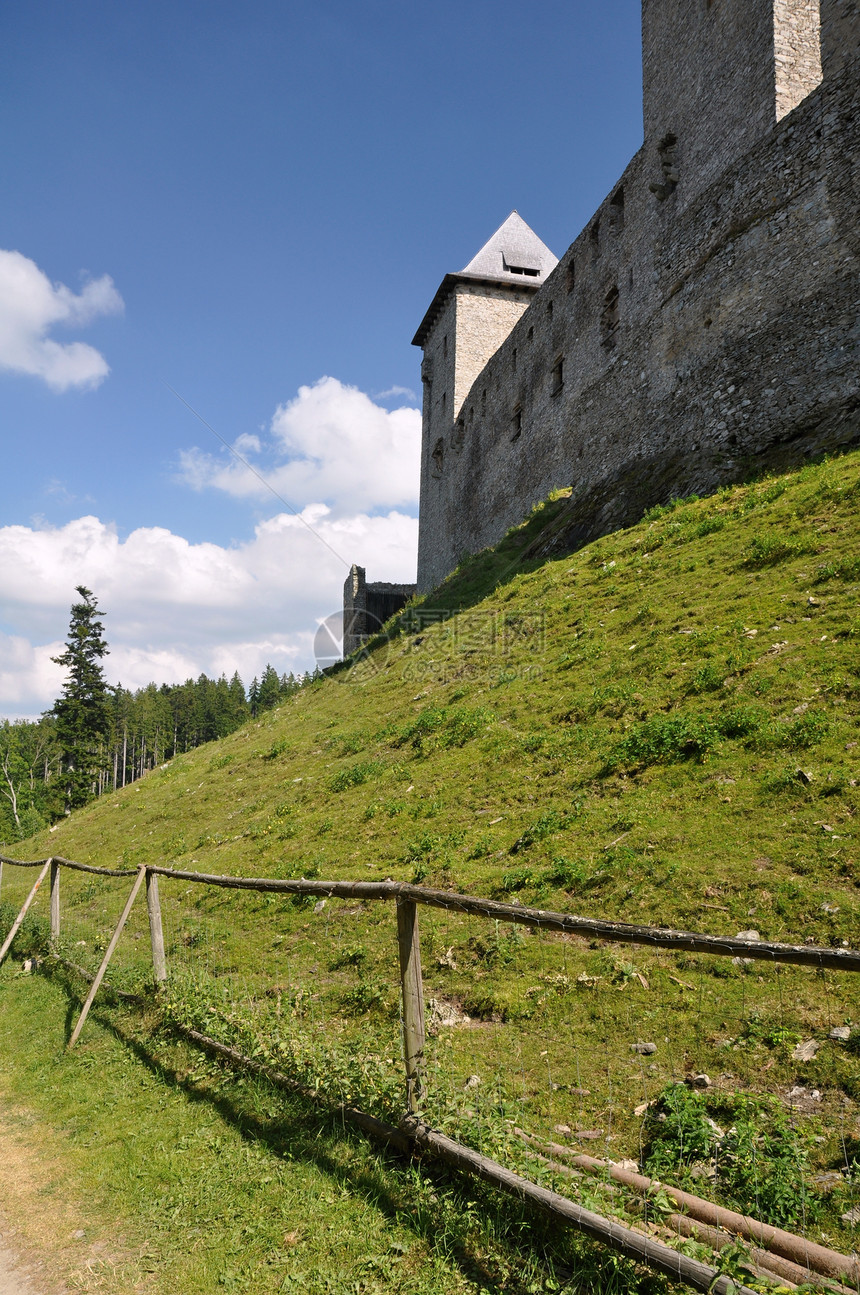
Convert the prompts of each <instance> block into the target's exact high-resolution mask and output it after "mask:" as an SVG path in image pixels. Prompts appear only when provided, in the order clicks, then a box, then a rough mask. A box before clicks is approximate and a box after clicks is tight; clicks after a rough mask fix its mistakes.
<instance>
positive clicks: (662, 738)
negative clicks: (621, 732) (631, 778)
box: [603, 715, 720, 773]
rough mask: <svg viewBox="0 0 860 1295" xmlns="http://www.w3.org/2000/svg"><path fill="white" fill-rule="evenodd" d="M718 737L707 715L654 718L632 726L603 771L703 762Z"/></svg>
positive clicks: (608, 759) (713, 747) (613, 749)
mask: <svg viewBox="0 0 860 1295" xmlns="http://www.w3.org/2000/svg"><path fill="white" fill-rule="evenodd" d="M719 737H720V734H719V730H718V728H717V726H716V724H715V723H714V721H713V719H711V718H710V717H709V716H707V715H654V716H652V717H651V718H650V719H646V720H643V721H642V722H641V723H639V724H636V725H634V727H633V728H631V729H630V731H629V732H628V733H627V735H626V736H625V737H623V738H622V739H621V741H620V742H617V743H616V745H615V746H614V747H613V748H612V750H611V751H610V752H609V754H608V755H607V757H606V760H605V764H604V770H603V771H604V772H605V773H612V772H614V771H615V770H616V769H629V768H634V767H635V766H637V765H639V766H642V767H647V766H648V765H652V764H671V763H674V762H675V761H678V760H690V759H695V760H704V759H706V758H707V756H708V755H709V754H710V752H711V751H713V750H715V748H716V747H717V746H718V744H719Z"/></svg>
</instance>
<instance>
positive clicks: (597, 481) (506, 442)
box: [418, 0, 860, 590]
mask: <svg viewBox="0 0 860 1295" xmlns="http://www.w3.org/2000/svg"><path fill="white" fill-rule="evenodd" d="M774 3H775V9H774V11H773V13H772V18H773V19H774V20H775V21H771V23H770V25H769V26H768V25H767V24H766V23H765V22H764V20H763V19H762V15H763V14H767V13H768V10H769V7H768V6H767V5H763V4H750V2H749V0H743V3H742V4H741V3H740V0H712V4H708V2H707V0H691V2H690V4H689V5H687V4H684V5H680V4H677V3H676V4H668V3H666V2H665V0H645V3H644V6H643V33H644V41H645V85H646V95H645V143H644V145H643V147H642V149H641V150H640V151H639V153H637V155H636V156H635V157H634V159H633V160H632V162H631V163H630V165H629V166H628V168H627V170H626V171H625V173H624V175H623V176H622V177H621V180H620V181H619V183H618V185H617V186H616V187H615V188H614V189H613V191H612V192H611V193H610V194H609V196H608V197H607V199H606V201H605V202H604V203H603V205H602V207H601V208H600V210H599V211H598V212H597V213H596V214H595V216H594V217H593V219H592V220H591V222H590V223H589V225H588V226H587V227H586V229H585V230H583V232H582V233H581V234H580V235H579V237H578V238H577V239H576V241H575V242H574V244H573V245H572V247H571V248H570V249H569V250H568V252H567V253H566V254H565V256H564V257H563V258H562V260H561V261H560V262H559V265H558V267H557V268H556V269H555V271H554V272H553V273H552V274H551V275H550V277H549V278H548V279H547V280H546V282H545V283H544V284H543V285H542V286H541V287H540V289H539V290H538V291H537V293H536V295H534V296H533V297H532V298H531V302H530V304H528V306H527V307H525V306H523V305H522V303H516V305H517V310H518V311H520V314H519V318H518V319H517V322H516V323H515V324H514V326H513V327H512V329H511V331H510V333H509V335H508V336H507V337H506V339H505V340H504V342H502V343H501V345H500V346H499V347H498V348H497V349H496V350H495V352H494V353H492V354H491V356H490V357H489V358H488V360H487V362H486V364H485V365H484V367H483V369H482V370H481V372H480V373H478V374H477V376H476V377H475V380H474V381H473V382H472V385H471V387H470V388H469V390H468V393H467V394H465V396H464V397H463V398H461V391H462V390H463V388H462V386H461V385H460V384H457V383H456V382H455V377H456V375H455V373H454V372H453V371H452V374H451V382H450V384H449V383H448V382H447V381H446V382H445V383H444V384H441V383H437V378H438V376H439V367H437V359H438V348H439V347H440V346H441V344H442V343H441V340H440V339H441V338H442V337H443V336H445V335H446V333H443V332H442V331H441V329H442V326H443V324H445V327H446V328H447V336H448V339H449V340H448V343H447V346H448V361H449V363H450V364H452V365H454V364H455V361H454V358H453V356H452V354H451V352H452V350H456V346H455V336H456V334H455V330H454V327H453V325H454V324H455V323H456V322H457V320H456V318H455V312H456V310H457V309H458V302H457V298H456V295H452V297H451V298H450V299H449V301H448V303H447V306H446V308H445V311H444V312H443V316H442V317H441V318H440V321H439V324H437V326H436V328H435V329H434V331H433V334H432V336H431V337H430V338H428V343H427V350H426V352H425V353H426V354H427V355H432V356H433V360H432V365H431V368H432V370H433V373H432V384H431V385H432V388H433V390H434V391H436V392H437V395H436V396H432V395H431V396H430V399H431V400H433V399H441V391H440V387H441V386H442V385H444V386H445V387H447V389H448V391H449V393H451V394H449V395H448V396H447V401H449V402H450V406H449V410H448V412H447V413H446V415H445V417H440V411H439V409H438V407H437V408H436V409H435V413H434V415H433V417H432V418H431V417H429V414H430V413H431V412H433V411H432V410H428V408H427V406H426V403H425V435H424V447H423V461H422V497H421V518H420V541H419V571H418V582H419V588H420V589H422V590H426V589H428V588H431V587H432V586H433V585H434V584H436V583H438V581H439V580H441V579H442V578H444V576H445V575H446V574H447V573H448V572H449V571H450V570H451V569H452V568H453V567H454V566H455V565H456V563H457V561H458V560H459V559H460V557H461V556H462V555H463V553H464V552H475V551H476V550H478V549H480V548H482V547H484V546H486V545H487V544H490V543H493V542H494V541H496V540H497V539H499V538H500V536H501V535H502V534H504V532H505V530H506V529H507V528H508V527H510V526H512V525H514V524H516V523H518V522H519V521H521V520H522V519H523V518H524V516H526V515H527V513H528V511H529V509H530V507H531V506H532V505H533V504H535V503H537V502H538V501H540V500H541V499H543V498H545V497H546V495H547V494H548V493H549V492H550V491H551V490H552V489H553V488H555V487H558V486H571V485H572V486H573V488H574V500H575V501H579V505H578V506H579V517H580V522H579V525H580V533H581V538H583V539H584V538H587V537H588V536H590V535H594V534H599V533H601V532H605V531H606V530H609V529H612V528H614V527H615V526H620V525H624V524H627V523H629V522H631V521H634V520H636V519H637V518H638V517H639V516H641V513H642V511H643V509H644V508H646V507H648V506H650V504H652V503H654V502H658V501H660V500H664V499H666V498H669V497H671V496H672V495H673V494H675V495H677V494H690V493H693V492H697V493H706V492H707V491H709V490H713V489H714V488H716V487H717V486H718V485H719V484H720V483H722V482H725V481H730V480H737V479H738V478H739V477H743V476H748V475H750V473H751V471H752V470H754V466H755V465H762V466H764V465H768V464H770V465H773V466H775V467H777V466H783V465H787V464H789V463H791V462H796V461H798V460H799V459H801V458H802V457H803V456H804V455H807V454H809V453H812V452H815V451H817V450H820V449H823V448H827V447H836V446H840V445H846V444H849V443H852V442H853V441H854V440H856V439H857V438H858V437H860V375H858V369H860V365H858V357H860V350H858V345H860V322H858V315H860V311H858V304H860V287H858V284H859V283H860V279H858V269H860V260H858V258H860V231H858V210H860V149H858V143H860V140H858V134H860V89H858V79H857V62H856V59H855V55H856V52H857V44H858V30H859V29H860V19H858V6H857V4H856V2H855V0H829V2H828V0H826V2H825V3H824V4H823V5H822V17H823V24H822V28H823V29H822V41H821V46H820V45H819V40H818V25H817V23H818V13H819V6H818V3H812V2H811V0H774ZM681 11H683V16H684V18H685V20H688V21H686V25H685V22H682V21H680V17H679V16H680V15H681ZM744 18H746V21H747V29H746V30H745V31H744V30H742V23H743V20H744ZM708 23H711V24H713V25H715V26H717V27H718V31H717V35H718V37H719V38H718V39H716V40H712V39H710V37H709V35H708V33H709V28H708V27H707V24H708ZM673 42H675V43H676V47H677V49H678V50H679V57H681V59H682V61H683V59H687V60H688V64H687V66H688V69H689V67H690V66H692V67H694V68H695V69H696V73H697V75H698V77H699V81H697V79H696V76H689V77H687V78H684V77H679V75H678V66H677V65H676V66H674V67H673V66H671V65H669V64H668V63H667V64H666V67H665V70H664V68H663V65H662V64H661V63H660V51H663V53H664V55H665V51H666V49H667V48H671V47H672V46H673ZM703 42H705V43H704V44H703ZM822 47H823V50H824V80H823V82H821V83H820V84H818V85H817V86H816V87H815V88H812V86H813V85H814V84H815V82H816V81H817V80H818V79H819V78H820V76H821V71H820V66H819V64H818V63H817V62H816V60H817V59H818V58H819V57H820V56H819V49H820V48H822ZM703 48H705V49H707V50H709V51H711V52H712V53H713V58H712V59H711V61H710V65H709V64H708V61H707V60H704V61H703V59H702V57H701V51H702V49H703ZM695 50H698V51H699V57H698V59H697V60H694V61H693V62H689V60H693V56H694V51H695ZM768 50H769V51H770V52H769V54H768ZM743 51H746V53H745V54H743ZM742 54H743V57H742ZM709 74H710V75H711V76H712V85H711V87H710V90H709V91H707V92H706V91H705V90H704V89H703V87H702V84H701V80H702V78H704V77H705V76H707V75H709ZM673 77H674V79H675V82H676V85H677V86H678V87H679V88H678V89H677V91H676V93H675V94H674V108H673V94H672V85H671V80H672V78H673ZM706 93H707V94H710V96H711V98H710V100H709V102H710V103H711V104H716V105H717V107H718V108H719V109H720V112H723V110H724V115H723V116H720V115H719V114H718V120H719V128H717V126H715V125H714V123H713V121H712V120H711V118H710V117H709V115H708V114H707V113H705V112H704V111H703V109H702V100H701V99H698V100H697V94H702V95H704V94H706ZM780 96H782V97H780ZM697 102H698V104H699V117H700V118H701V119H702V120H701V121H699V120H697V118H696V105H697ZM786 105H796V106H792V107H791V110H790V111H788V112H785V108H786ZM780 112H783V113H784V115H783V116H782V118H781V120H776V118H777V114H778V113H780ZM768 113H769V118H768ZM709 123H710V130H709ZM667 136H669V137H670V139H673V140H674V143H670V145H669V147H668V151H667V146H666V138H667ZM709 142H710V150H709V147H708V146H709ZM475 300H476V301H477V298H476V299H475ZM492 304H493V303H491V305H492ZM493 308H494V307H493ZM449 314H450V319H449V320H448V321H447V323H446V322H445V315H449ZM490 331H491V330H490ZM464 371H465V370H464ZM425 377H426V375H425ZM455 391H456V399H452V395H453V393H454V392H455ZM426 399H427V389H426V387H425V402H426ZM440 441H441V442H442V444H441V445H440ZM434 456H435V457H434Z"/></svg>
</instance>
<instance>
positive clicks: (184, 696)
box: [0, 586, 309, 842]
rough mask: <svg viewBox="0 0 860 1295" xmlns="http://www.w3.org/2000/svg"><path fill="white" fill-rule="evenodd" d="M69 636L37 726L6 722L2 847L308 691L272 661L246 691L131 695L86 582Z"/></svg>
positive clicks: (221, 684) (233, 684)
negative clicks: (105, 660) (110, 679)
mask: <svg viewBox="0 0 860 1295" xmlns="http://www.w3.org/2000/svg"><path fill="white" fill-rule="evenodd" d="M78 592H79V593H80V594H81V595H82V597H83V599H84V600H83V602H82V603H79V604H76V605H75V606H73V608H72V623H71V625H70V627H69V640H68V642H67V644H66V651H65V652H64V653H63V655H62V656H60V657H57V658H54V659H55V660H56V661H57V662H58V663H60V664H62V665H64V666H66V668H67V669H68V670H69V679H68V681H67V683H66V685H65V687H64V689H63V696H62V697H61V698H58V700H57V701H56V702H55V704H54V707H53V709H52V710H50V711H47V712H46V713H45V714H44V715H42V716H41V718H40V719H38V720H11V721H10V720H3V721H0V841H6V842H9V841H16V840H23V839H24V838H25V837H27V836H30V835H31V834H32V833H33V832H37V831H39V830H40V829H41V828H43V827H45V826H47V825H48V824H50V823H53V822H56V821H57V820H58V819H60V818H62V817H63V816H64V815H65V814H66V813H68V812H69V811H70V810H71V809H75V808H77V807H79V806H80V805H82V804H85V803H86V802H87V801H88V800H90V799H92V798H93V797H94V796H100V795H102V794H104V792H106V791H115V790H117V789H119V788H121V787H125V786H127V785H128V784H129V783H132V782H135V781H136V780H137V779H138V778H142V777H143V776H144V775H145V774H146V773H148V772H149V771H150V770H151V769H155V768H158V766H159V765H162V764H164V763H165V762H166V761H168V760H171V759H173V757H174V756H176V755H179V754H181V753H182V752H183V751H191V750H193V749H194V747H197V746H200V745H201V743H203V742H211V741H212V740H213V739H215V738H221V737H226V736H227V734H228V733H232V732H234V730H235V729H237V728H239V727H240V725H242V724H244V723H245V722H246V721H247V720H249V719H253V718H254V716H256V715H259V714H260V713H262V712H263V711H266V710H271V709H272V707H274V706H277V705H279V704H280V703H281V702H282V701H284V700H285V699H286V698H287V697H289V696H291V695H292V694H293V693H295V692H296V691H297V690H298V689H299V688H301V687H303V686H304V684H305V683H306V682H307V681H308V678H309V676H306V675H300V676H295V675H293V674H289V675H286V674H284V675H279V674H278V672H277V670H275V668H274V667H273V666H271V665H267V666H266V669H265V671H264V672H263V675H262V677H261V678H260V679H256V678H255V679H254V680H253V682H252V684H251V686H250V688H249V689H248V690H247V692H246V690H245V686H244V684H243V683H242V680H241V679H240V677H239V675H238V673H235V674H234V675H233V677H232V679H229V680H228V679H227V678H226V677H225V676H223V675H222V676H221V678H220V679H209V678H208V677H207V676H206V675H205V674H201V675H200V676H199V677H198V678H197V679H188V680H186V682H185V683H181V684H161V686H158V685H156V684H154V683H151V684H149V685H148V686H147V687H146V688H139V689H137V690H136V691H134V692H132V691H131V690H129V689H128V688H123V687H122V685H121V684H120V685H117V686H116V687H112V686H110V685H109V684H107V682H106V681H105V679H104V675H103V673H102V670H101V666H100V664H99V658H100V657H101V656H104V655H107V646H106V644H105V643H104V635H103V630H102V627H101V623H100V622H99V621H97V620H96V616H97V615H98V614H100V613H99V612H98V609H97V608H96V606H95V599H94V597H93V596H92V595H91V594H90V591H89V590H86V589H84V587H83V586H81V587H80V588H79V590H78Z"/></svg>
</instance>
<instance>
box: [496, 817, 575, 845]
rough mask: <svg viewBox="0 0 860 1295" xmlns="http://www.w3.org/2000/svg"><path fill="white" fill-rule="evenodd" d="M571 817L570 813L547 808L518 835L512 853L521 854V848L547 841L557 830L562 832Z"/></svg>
mask: <svg viewBox="0 0 860 1295" xmlns="http://www.w3.org/2000/svg"><path fill="white" fill-rule="evenodd" d="M569 817H570V815H569V814H567V813H562V812H561V811H560V810H557V809H545V810H544V812H543V813H542V814H539V815H538V817H537V818H536V819H535V821H534V823H532V825H531V827H527V828H526V830H525V831H524V832H523V834H522V836H519V837H517V839H516V841H514V843H513V845H512V846H511V854H519V852H520V850H527V849H528V848H529V846H532V845H534V844H535V843H536V842H538V841H545V840H546V838H547V837H548V836H553V835H554V834H555V833H556V832H560V831H561V830H562V828H563V827H564V826H565V825H566V823H567V821H568V819H569Z"/></svg>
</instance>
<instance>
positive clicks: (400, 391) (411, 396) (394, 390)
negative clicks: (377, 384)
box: [373, 387, 418, 402]
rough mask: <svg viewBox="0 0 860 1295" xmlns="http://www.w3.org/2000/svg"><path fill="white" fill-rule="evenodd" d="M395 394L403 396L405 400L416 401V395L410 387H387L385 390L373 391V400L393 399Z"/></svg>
mask: <svg viewBox="0 0 860 1295" xmlns="http://www.w3.org/2000/svg"><path fill="white" fill-rule="evenodd" d="M395 396H403V397H404V399H406V400H411V401H413V402H414V401H416V400H417V399H418V397H417V396H416V394H415V392H414V391H413V390H412V388H411V387H389V388H388V389H387V390H386V391H374V393H373V399H374V400H393V399H394V397H395Z"/></svg>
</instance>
